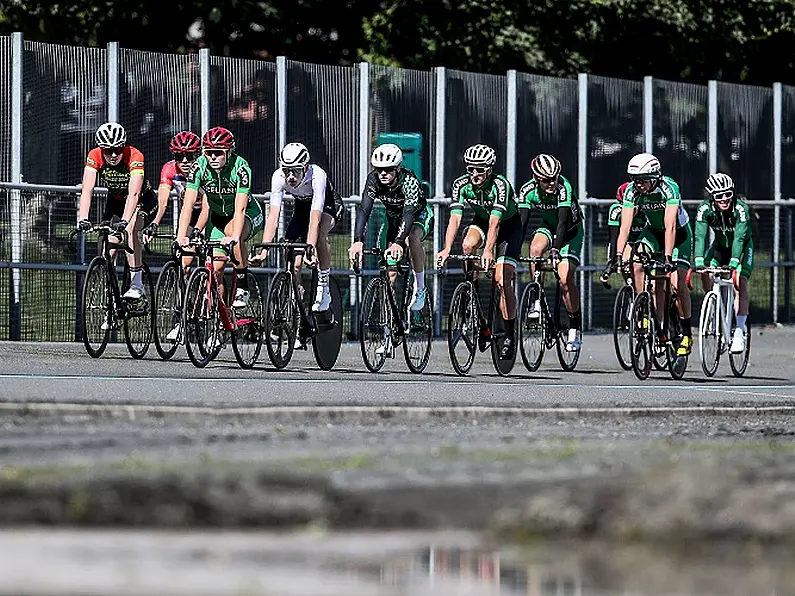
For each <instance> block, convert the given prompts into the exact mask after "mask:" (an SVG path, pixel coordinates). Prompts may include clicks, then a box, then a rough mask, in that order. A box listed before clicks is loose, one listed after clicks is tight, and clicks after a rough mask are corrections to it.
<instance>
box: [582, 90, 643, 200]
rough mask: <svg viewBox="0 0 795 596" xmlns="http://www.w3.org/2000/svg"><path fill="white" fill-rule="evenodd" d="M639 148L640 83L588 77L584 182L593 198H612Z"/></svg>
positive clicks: (640, 117) (640, 141)
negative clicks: (586, 157) (585, 170)
mask: <svg viewBox="0 0 795 596" xmlns="http://www.w3.org/2000/svg"><path fill="white" fill-rule="evenodd" d="M641 151H643V83H641V82H638V81H625V80H622V79H608V78H605V77H593V76H589V77H588V174H587V176H588V181H587V186H586V188H587V189H588V194H589V195H590V196H593V197H599V198H610V197H614V196H615V193H616V188H618V186H619V185H621V183H623V182H624V181H625V180H626V171H627V170H626V168H627V162H628V161H629V160H630V158H631V157H632V156H633V155H635V154H636V153H639V152H641Z"/></svg>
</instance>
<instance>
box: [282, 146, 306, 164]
mask: <svg viewBox="0 0 795 596" xmlns="http://www.w3.org/2000/svg"><path fill="white" fill-rule="evenodd" d="M308 163H309V149H307V148H306V145H304V144H303V143H287V144H286V145H285V146H284V147H282V151H281V153H279V165H280V166H281V167H287V168H297V167H303V166H305V165H307V164H308Z"/></svg>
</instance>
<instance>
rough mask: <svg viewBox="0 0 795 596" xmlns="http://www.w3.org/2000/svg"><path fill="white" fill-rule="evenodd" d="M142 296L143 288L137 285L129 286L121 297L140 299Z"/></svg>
mask: <svg viewBox="0 0 795 596" xmlns="http://www.w3.org/2000/svg"><path fill="white" fill-rule="evenodd" d="M143 296H144V289H143V288H142V287H140V288H139V287H138V286H130V289H129V290H127V291H126V292H124V296H122V298H124V299H125V300H140V299H141V298H143Z"/></svg>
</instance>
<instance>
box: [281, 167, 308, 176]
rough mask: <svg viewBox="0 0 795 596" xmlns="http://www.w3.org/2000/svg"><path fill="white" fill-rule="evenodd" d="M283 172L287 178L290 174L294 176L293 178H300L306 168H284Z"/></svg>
mask: <svg viewBox="0 0 795 596" xmlns="http://www.w3.org/2000/svg"><path fill="white" fill-rule="evenodd" d="M282 172H284V175H285V176H287V175H290V174H292V175H293V176H300V175H302V174H303V173H304V168H303V167H297V168H282Z"/></svg>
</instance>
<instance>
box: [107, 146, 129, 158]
mask: <svg viewBox="0 0 795 596" xmlns="http://www.w3.org/2000/svg"><path fill="white" fill-rule="evenodd" d="M102 153H106V154H108V155H110V156H111V157H116V156H117V155H122V154H123V153H124V147H112V148H110V149H103V150H102Z"/></svg>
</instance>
